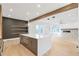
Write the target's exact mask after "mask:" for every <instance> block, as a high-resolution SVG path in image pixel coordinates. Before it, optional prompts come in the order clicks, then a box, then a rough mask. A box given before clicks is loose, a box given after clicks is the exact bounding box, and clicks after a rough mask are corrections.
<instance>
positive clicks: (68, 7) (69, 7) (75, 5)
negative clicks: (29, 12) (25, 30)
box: [29, 3, 78, 22]
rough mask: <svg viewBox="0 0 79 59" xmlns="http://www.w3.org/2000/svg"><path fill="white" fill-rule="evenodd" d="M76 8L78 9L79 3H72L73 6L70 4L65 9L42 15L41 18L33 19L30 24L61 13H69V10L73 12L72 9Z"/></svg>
mask: <svg viewBox="0 0 79 59" xmlns="http://www.w3.org/2000/svg"><path fill="white" fill-rule="evenodd" d="M74 8H78V3H71V4H68V5H66V6H64V7H61V8H58V9H56V10H54V11H51V12H49V13H46V14H44V15H41V16H38V17H36V18H33V19H31V20H30V21H29V22H33V21H35V20H40V19H42V18H45V17H48V16H51V15H55V14H58V13H61V12H65V11H68V10H71V9H74Z"/></svg>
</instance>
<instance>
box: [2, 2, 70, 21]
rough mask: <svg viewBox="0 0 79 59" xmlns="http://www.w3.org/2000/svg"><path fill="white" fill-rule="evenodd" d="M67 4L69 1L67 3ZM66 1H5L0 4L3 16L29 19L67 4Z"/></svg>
mask: <svg viewBox="0 0 79 59" xmlns="http://www.w3.org/2000/svg"><path fill="white" fill-rule="evenodd" d="M67 4H69V3H67ZM67 4H66V3H9V4H8V3H6V4H2V9H3V16H5V17H11V18H15V19H20V20H30V19H32V18H35V17H37V16H39V15H42V14H45V13H47V12H50V11H53V10H55V9H58V8H60V7H63V6H65V5H67Z"/></svg>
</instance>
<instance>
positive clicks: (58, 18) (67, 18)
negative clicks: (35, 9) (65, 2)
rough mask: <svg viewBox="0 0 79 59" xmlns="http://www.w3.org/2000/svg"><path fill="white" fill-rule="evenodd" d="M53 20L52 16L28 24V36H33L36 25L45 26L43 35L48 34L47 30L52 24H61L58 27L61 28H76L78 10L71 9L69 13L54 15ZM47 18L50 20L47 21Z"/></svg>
mask: <svg viewBox="0 0 79 59" xmlns="http://www.w3.org/2000/svg"><path fill="white" fill-rule="evenodd" d="M54 16H55V18H52V16H50V17H46V18H43V19H41V20H37V21H34V22H30V23H29V24H28V26H29V34H33V35H34V34H35V26H36V25H37V24H44V25H46V27H45V32H44V34H48V33H49V28H50V27H51V26H52V25H53V24H54V23H60V22H61V23H62V24H61V25H60V26H61V28H78V27H79V26H78V25H79V23H78V21H79V20H78V9H77V8H76V9H72V10H70V11H66V12H63V13H59V14H56V15H54ZM48 18H50V20H47V19H48Z"/></svg>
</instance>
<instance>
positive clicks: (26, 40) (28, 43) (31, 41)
mask: <svg viewBox="0 0 79 59" xmlns="http://www.w3.org/2000/svg"><path fill="white" fill-rule="evenodd" d="M20 37H21V38H20V43H21V44H22V45H23V46H24V47H26V48H28V49H29V50H30V51H32V52H33V53H34V54H35V55H37V39H35V38H31V37H28V36H22V35H21V36H20Z"/></svg>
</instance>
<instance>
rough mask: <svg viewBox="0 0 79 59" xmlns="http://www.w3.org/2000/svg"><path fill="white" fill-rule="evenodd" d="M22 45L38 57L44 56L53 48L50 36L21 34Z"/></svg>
mask: <svg viewBox="0 0 79 59" xmlns="http://www.w3.org/2000/svg"><path fill="white" fill-rule="evenodd" d="M20 43H21V44H22V45H24V46H25V47H26V48H28V49H29V50H30V51H32V52H33V53H34V54H35V55H38V56H42V55H43V54H44V53H46V52H47V51H48V50H49V49H50V48H51V39H50V36H45V35H44V36H43V35H42V36H38V35H33V34H21V35H20Z"/></svg>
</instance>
